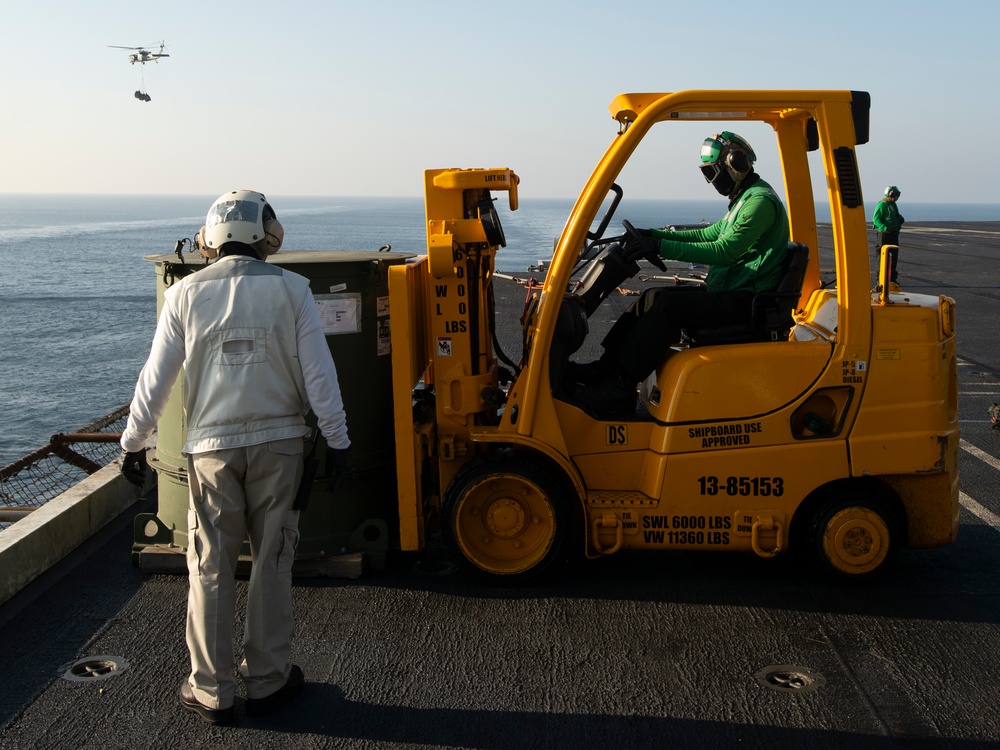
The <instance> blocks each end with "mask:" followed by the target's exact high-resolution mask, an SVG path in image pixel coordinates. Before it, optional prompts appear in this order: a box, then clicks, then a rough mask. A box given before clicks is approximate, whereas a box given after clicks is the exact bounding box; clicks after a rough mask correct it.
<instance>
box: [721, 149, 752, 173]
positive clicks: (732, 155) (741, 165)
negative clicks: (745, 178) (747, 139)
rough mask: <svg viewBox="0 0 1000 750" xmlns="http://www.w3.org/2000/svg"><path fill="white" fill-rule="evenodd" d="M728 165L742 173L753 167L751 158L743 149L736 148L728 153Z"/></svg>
mask: <svg viewBox="0 0 1000 750" xmlns="http://www.w3.org/2000/svg"><path fill="white" fill-rule="evenodd" d="M726 166H728V167H729V168H730V169H731V170H733V171H734V172H737V173H739V174H740V175H746V173H747V172H749V171H750V168H751V164H750V158H749V157H748V156H747V152H746V151H744V150H743V149H741V148H734V149H731V150H730V151H729V153H728V154H726Z"/></svg>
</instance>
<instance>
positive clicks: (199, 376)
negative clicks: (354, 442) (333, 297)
mask: <svg viewBox="0 0 1000 750" xmlns="http://www.w3.org/2000/svg"><path fill="white" fill-rule="evenodd" d="M182 367H183V368H184V411H185V415H186V421H187V441H186V442H185V444H184V453H204V452H206V451H212V450H218V449H224V448H239V447H242V446H247V445H257V444H260V443H266V442H270V441H272V440H281V439H284V438H291V437H302V436H304V435H305V434H306V433H307V428H306V426H305V414H306V412H308V411H309V409H310V407H311V408H312V410H313V412H314V413H315V414H316V417H317V419H318V423H319V428H320V430H321V431H322V433H323V436H324V437H325V438H326V440H327V442H328V443H329V444H330V446H331V447H333V448H347V447H348V446H349V445H350V440H349V439H348V436H347V417H346V415H345V413H344V404H343V399H342V398H341V394H340V384H339V383H338V380H337V369H336V366H335V365H334V363H333V358H332V357H331V356H330V349H329V347H328V346H327V343H326V337H325V336H324V334H323V329H322V325H321V323H320V319H319V312H318V311H317V309H316V303H315V300H314V299H313V296H312V293H311V292H310V291H309V281H308V280H307V279H306V278H304V277H302V276H300V275H298V274H295V273H292V272H290V271H287V270H284V269H282V268H279V267H278V266H275V265H271V264H269V263H265V262H263V261H260V260H256V259H254V258H249V257H246V256H242V255H229V256H225V257H223V258H221V259H219V261H217V262H216V263H214V264H213V265H211V266H209V267H208V268H205V269H203V270H201V271H198V272H196V273H193V274H191V275H190V276H186V277H184V278H183V279H181V280H180V281H179V282H177V283H176V284H174V285H173V286H171V287H170V288H169V289H168V290H167V291H166V292H165V293H164V298H163V310H162V311H161V313H160V319H159V321H158V322H157V325H156V334H155V335H154V337H153V346H152V349H151V351H150V353H149V359H148V360H147V361H146V364H145V366H144V367H143V368H142V372H141V373H140V374H139V380H138V382H137V383H136V386H135V396H134V397H133V399H132V405H131V413H130V415H129V420H128V425H127V426H126V428H125V431H124V432H123V433H122V439H121V445H122V447H123V448H124V449H125V450H127V451H138V450H141V449H142V448H143V446H144V445H145V442H146V440H147V439H148V437H149V436H150V434H151V433H152V431H153V428H154V427H155V426H156V423H157V422H158V421H159V419H160V417H161V416H162V415H163V410H164V408H165V407H166V403H167V398H168V396H169V394H170V389H171V388H172V387H173V383H174V381H175V380H176V379H177V375H178V373H179V372H180V370H181V368H182Z"/></svg>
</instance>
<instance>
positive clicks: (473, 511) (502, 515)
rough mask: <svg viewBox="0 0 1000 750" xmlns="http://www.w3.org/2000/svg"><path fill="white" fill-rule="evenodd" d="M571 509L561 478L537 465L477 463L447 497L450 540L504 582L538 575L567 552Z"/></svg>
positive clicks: (476, 567)
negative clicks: (553, 475) (568, 509)
mask: <svg viewBox="0 0 1000 750" xmlns="http://www.w3.org/2000/svg"><path fill="white" fill-rule="evenodd" d="M565 508H566V503H565V499H564V497H563V493H562V492H561V488H560V486H559V483H558V482H557V481H555V480H554V479H553V478H552V476H551V475H550V474H549V472H547V471H546V470H545V469H543V468H541V467H539V466H537V465H535V464H532V463H530V462H523V461H519V462H514V461H511V460H509V459H507V460H499V461H486V462H484V463H476V464H471V465H469V466H468V467H466V468H465V469H463V470H462V471H461V472H459V474H458V475H456V477H455V479H454V480H453V481H452V483H451V486H450V487H449V489H448V492H447V494H446V496H445V500H444V512H445V518H446V523H445V536H446V540H447V541H448V543H449V545H450V546H451V547H452V549H453V550H454V551H455V552H456V553H457V554H458V556H459V558H460V560H461V561H462V563H463V564H464V565H466V566H467V567H469V568H470V569H471V570H473V571H474V572H475V573H477V574H480V575H483V576H486V577H488V578H491V579H494V580H496V581H498V582H504V583H514V582H516V581H519V580H525V579H528V578H533V577H535V576H537V575H539V574H541V573H542V572H543V571H545V570H546V569H548V568H549V567H550V566H551V565H552V564H553V563H554V562H555V561H557V560H558V559H559V558H560V556H561V555H562V549H563V542H564V540H565V538H566V526H567V523H568V521H567V517H568V513H567V512H566V510H565Z"/></svg>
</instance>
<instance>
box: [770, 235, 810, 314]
mask: <svg viewBox="0 0 1000 750" xmlns="http://www.w3.org/2000/svg"><path fill="white" fill-rule="evenodd" d="M786 262H787V265H786V266H785V275H784V276H783V277H782V278H781V281H780V282H779V283H778V286H777V288H776V289H775V290H774V291H775V293H776V294H780V295H790V294H792V293H794V294H795V299H792V304H791V306H792V307H793V308H795V307H797V306H798V304H799V297H801V296H802V283H803V282H804V281H805V279H806V269H807V268H809V248H808V247H806V246H805V245H803V244H801V243H799V242H789V243H788V258H787V261H786Z"/></svg>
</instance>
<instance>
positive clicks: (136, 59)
mask: <svg viewBox="0 0 1000 750" xmlns="http://www.w3.org/2000/svg"><path fill="white" fill-rule="evenodd" d="M149 46H150V47H152V46H153V45H149ZM165 46H166V45H165V44H164V43H163V42H160V51H159V52H150V51H149V50H148V49H146V48H145V47H121V46H118V45H115V44H109V45H108V47H110V48H111V49H127V50H131V54H130V55H129V56H128V61H129V62H130V63H131V64H132V65H135V64H136V63H140V64H142V65H143V66H145V64H146V63H148V62H150V61H152V62H159V61H160V58H161V57H170V55H168V54H167V53H166V52H164V51H163V48H164V47H165ZM141 70H142V68H140V71H141ZM141 80H142V88H140V89H137V90H136V92H135V98H136V99H138V100H139V101H141V102H150V101H152V98H151V97H150V95H149V94H147V93H146V91H145V88H146V75H145V73H143V74H142V77H141Z"/></svg>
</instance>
